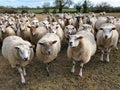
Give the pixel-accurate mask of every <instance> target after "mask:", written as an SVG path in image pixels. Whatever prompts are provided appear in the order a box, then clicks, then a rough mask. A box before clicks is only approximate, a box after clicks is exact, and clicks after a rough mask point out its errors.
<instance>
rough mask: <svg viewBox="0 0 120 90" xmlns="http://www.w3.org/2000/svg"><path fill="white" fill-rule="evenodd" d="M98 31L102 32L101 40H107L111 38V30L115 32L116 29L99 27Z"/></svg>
mask: <svg viewBox="0 0 120 90" xmlns="http://www.w3.org/2000/svg"><path fill="white" fill-rule="evenodd" d="M100 30H102V31H103V38H104V39H109V38H110V37H111V36H112V30H116V27H101V28H100Z"/></svg>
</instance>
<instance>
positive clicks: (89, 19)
mask: <svg viewBox="0 0 120 90" xmlns="http://www.w3.org/2000/svg"><path fill="white" fill-rule="evenodd" d="M96 21H97V18H96V16H95V14H92V15H88V16H87V19H86V24H90V25H92V27H93V28H95V22H96Z"/></svg>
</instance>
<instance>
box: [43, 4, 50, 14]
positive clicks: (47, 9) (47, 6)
mask: <svg viewBox="0 0 120 90" xmlns="http://www.w3.org/2000/svg"><path fill="white" fill-rule="evenodd" d="M49 8H50V2H45V3H44V4H43V11H44V12H45V13H48V12H49Z"/></svg>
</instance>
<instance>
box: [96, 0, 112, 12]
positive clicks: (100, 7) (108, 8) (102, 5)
mask: <svg viewBox="0 0 120 90" xmlns="http://www.w3.org/2000/svg"><path fill="white" fill-rule="evenodd" d="M111 8H112V7H111V6H110V5H109V4H108V3H107V2H102V3H100V4H99V5H97V6H96V7H95V10H94V11H95V12H103V11H105V12H111Z"/></svg>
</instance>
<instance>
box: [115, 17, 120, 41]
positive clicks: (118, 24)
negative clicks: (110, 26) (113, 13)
mask: <svg viewBox="0 0 120 90" xmlns="http://www.w3.org/2000/svg"><path fill="white" fill-rule="evenodd" d="M114 24H115V26H116V29H117V31H118V34H119V40H118V42H120V18H117V19H116V22H115V23H114Z"/></svg>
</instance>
